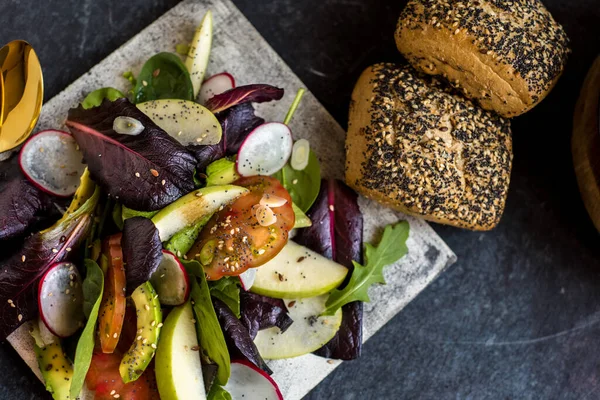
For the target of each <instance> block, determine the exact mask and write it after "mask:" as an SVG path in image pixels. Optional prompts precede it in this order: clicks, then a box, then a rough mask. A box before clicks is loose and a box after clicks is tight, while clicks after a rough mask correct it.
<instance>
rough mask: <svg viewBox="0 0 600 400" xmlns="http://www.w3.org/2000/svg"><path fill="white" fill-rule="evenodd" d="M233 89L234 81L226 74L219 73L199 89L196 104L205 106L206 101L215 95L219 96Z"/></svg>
mask: <svg viewBox="0 0 600 400" xmlns="http://www.w3.org/2000/svg"><path fill="white" fill-rule="evenodd" d="M234 87H235V79H233V76H231V74H230V73H228V72H221V73H220V74H216V75H213V76H211V77H210V78H208V79H207V80H205V81H204V83H202V86H201V87H200V95H199V97H198V103H200V104H206V101H207V100H208V99H210V98H211V97H213V96H216V95H217V94H221V93H223V92H226V91H228V90H230V89H233V88H234Z"/></svg>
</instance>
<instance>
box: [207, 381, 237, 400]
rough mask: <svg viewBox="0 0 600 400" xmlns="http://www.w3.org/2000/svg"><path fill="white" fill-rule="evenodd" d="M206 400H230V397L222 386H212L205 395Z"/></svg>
mask: <svg viewBox="0 0 600 400" xmlns="http://www.w3.org/2000/svg"><path fill="white" fill-rule="evenodd" d="M206 400H232V397H231V394H230V393H229V392H228V391H227V390H225V388H224V387H223V386H219V385H217V384H213V385H212V386H211V387H210V390H209V391H208V394H207V395H206Z"/></svg>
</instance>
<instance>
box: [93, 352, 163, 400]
mask: <svg viewBox="0 0 600 400" xmlns="http://www.w3.org/2000/svg"><path fill="white" fill-rule="evenodd" d="M121 358H122V353H120V352H115V353H112V354H105V353H102V352H99V351H95V352H94V354H93V355H92V363H91V364H90V368H89V370H88V373H87V375H86V377H85V381H86V384H87V387H88V389H90V390H92V391H94V394H95V395H94V399H95V400H114V399H115V395H116V394H118V395H119V396H118V397H119V400H148V399H159V398H160V397H159V396H158V389H157V388H156V381H155V379H154V368H153V366H149V367H148V368H147V369H146V370H145V371H144V373H143V374H142V376H141V377H140V378H138V379H137V380H136V381H133V382H130V383H127V384H125V383H123V380H122V379H121V375H120V373H119V365H120V363H121Z"/></svg>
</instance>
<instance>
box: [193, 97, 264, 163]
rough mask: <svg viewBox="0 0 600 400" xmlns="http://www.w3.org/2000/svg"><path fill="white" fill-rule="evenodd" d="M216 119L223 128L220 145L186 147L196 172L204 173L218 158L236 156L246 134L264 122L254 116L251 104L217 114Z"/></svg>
mask: <svg viewBox="0 0 600 400" xmlns="http://www.w3.org/2000/svg"><path fill="white" fill-rule="evenodd" d="M217 118H218V119H219V122H220V123H221V127H222V128H223V138H222V139H221V142H220V143H217V144H214V145H210V146H196V145H191V146H188V148H189V149H190V151H191V152H192V153H194V155H195V157H196V160H198V164H197V165H196V168H197V169H198V171H204V170H205V169H206V167H207V166H208V164H210V163H211V162H213V161H216V160H218V159H219V158H223V157H225V156H227V155H233V154H236V153H237V152H238V150H239V149H240V146H241V145H242V143H243V142H244V140H246V137H248V134H249V133H250V132H252V130H254V128H256V127H257V126H259V125H262V124H264V122H265V120H264V119H262V118H260V117H257V116H256V114H254V107H253V106H252V104H251V103H243V104H238V105H236V106H233V107H231V108H229V109H227V110H225V111H223V112H221V113H219V114H217Z"/></svg>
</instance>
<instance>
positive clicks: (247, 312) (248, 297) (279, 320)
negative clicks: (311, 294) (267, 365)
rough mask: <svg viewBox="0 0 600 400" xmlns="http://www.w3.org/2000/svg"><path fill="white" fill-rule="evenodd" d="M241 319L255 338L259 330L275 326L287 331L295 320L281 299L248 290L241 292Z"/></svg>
mask: <svg viewBox="0 0 600 400" xmlns="http://www.w3.org/2000/svg"><path fill="white" fill-rule="evenodd" d="M240 306H241V321H242V324H244V326H245V327H246V328H247V329H248V333H249V334H250V337H251V338H252V339H253V340H254V338H255V337H256V335H257V334H258V331H260V330H262V329H267V328H272V327H274V326H276V327H278V328H279V329H281V332H285V331H286V330H287V328H289V327H290V325H292V323H293V322H294V321H293V320H292V319H291V318H290V316H289V314H288V312H287V308H286V307H285V303H284V302H283V300H281V299H273V298H271V297H266V296H261V295H259V294H254V293H250V292H246V291H242V292H241V293H240Z"/></svg>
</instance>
